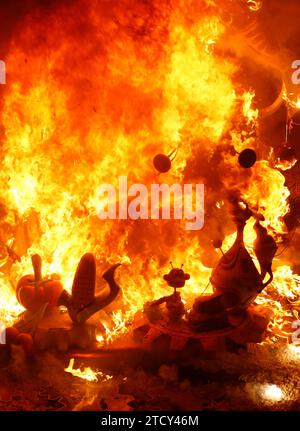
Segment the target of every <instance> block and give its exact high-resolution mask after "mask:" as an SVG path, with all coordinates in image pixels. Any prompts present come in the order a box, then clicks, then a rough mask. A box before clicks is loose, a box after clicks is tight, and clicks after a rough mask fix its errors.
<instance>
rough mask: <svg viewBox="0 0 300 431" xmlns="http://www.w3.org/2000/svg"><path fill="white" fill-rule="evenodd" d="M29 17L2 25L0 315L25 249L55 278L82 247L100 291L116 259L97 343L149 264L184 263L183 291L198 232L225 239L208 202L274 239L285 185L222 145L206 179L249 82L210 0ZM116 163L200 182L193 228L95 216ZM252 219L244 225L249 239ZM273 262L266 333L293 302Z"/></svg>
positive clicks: (192, 268)
mask: <svg viewBox="0 0 300 431" xmlns="http://www.w3.org/2000/svg"><path fill="white" fill-rule="evenodd" d="M247 3H248V6H249V7H250V8H251V11H252V13H255V11H256V10H258V9H260V6H261V2H253V1H252V2H247ZM35 14H36V15H32V16H31V17H27V18H26V20H25V22H24V23H23V25H22V29H21V30H20V31H19V32H18V33H17V34H15V36H13V38H12V41H11V45H10V50H9V54H8V56H7V59H6V62H7V64H8V65H9V70H8V79H7V85H6V87H5V95H4V103H3V109H2V112H1V118H2V123H3V126H4V131H5V133H4V135H3V138H2V152H1V179H2V181H1V185H2V187H1V210H0V211H1V212H0V215H1V225H0V241H1V255H2V256H1V257H2V261H1V265H2V266H1V280H0V282H1V308H0V316H1V319H2V320H4V321H5V322H6V323H7V324H11V323H12V322H13V320H14V319H15V318H16V316H17V314H18V313H20V311H21V310H22V307H21V306H19V305H18V304H17V301H16V299H15V294H14V289H15V286H16V282H17V280H18V279H19V277H20V276H21V275H22V274H24V273H28V272H29V273H30V272H31V262H30V255H32V254H33V253H39V254H40V255H41V256H42V258H43V262H44V267H45V268H44V271H45V273H48V274H51V273H57V274H59V275H60V276H61V278H62V281H63V283H64V285H65V287H66V288H67V289H69V288H70V287H71V283H72V279H73V276H74V272H75V269H76V265H77V263H78V261H79V259H80V257H81V256H82V255H83V253H85V252H89V251H93V252H94V253H95V255H96V258H97V264H98V273H99V289H100V288H101V284H100V275H101V273H102V272H103V271H104V270H105V269H106V268H107V266H108V265H109V264H110V263H114V262H122V263H123V265H122V267H121V269H120V284H121V286H122V291H123V293H122V298H121V299H120V300H119V301H118V303H117V305H116V309H115V310H114V312H113V313H112V314H111V319H112V321H113V322H115V323H112V324H110V325H109V324H108V323H106V326H105V328H106V335H105V339H106V340H107V339H111V338H113V336H118V334H120V333H123V332H124V326H125V325H124V322H126V320H127V319H128V318H130V317H131V316H132V315H133V314H134V313H135V312H136V311H137V310H139V309H141V308H142V307H143V304H144V303H145V302H146V301H147V300H150V299H153V298H156V297H158V296H159V295H160V294H165V293H166V288H165V286H164V283H163V281H162V280H161V275H162V273H163V272H162V271H163V270H164V268H165V267H166V265H168V262H169V260H173V261H176V262H178V263H184V265H185V268H187V269H188V271H189V273H190V274H191V280H190V282H189V283H188V284H187V287H186V288H185V289H183V297H184V300H185V301H186V302H187V303H188V304H191V303H192V301H193V299H194V298H195V296H196V295H199V294H200V293H201V292H203V291H204V290H205V288H206V286H207V284H208V281H209V277H210V273H211V268H212V267H213V265H214V264H215V263H216V261H217V259H218V256H219V254H218V251H217V250H215V249H214V248H213V247H212V245H211V241H212V240H214V239H220V240H221V241H223V245H222V247H223V249H225V250H226V249H227V248H228V247H229V246H230V244H231V243H232V241H233V228H232V226H231V225H230V223H229V222H228V226H227V218H228V216H227V213H226V210H225V207H224V201H222V193H225V191H226V190H230V189H232V188H237V189H239V190H240V191H241V196H242V198H243V199H245V200H246V201H247V202H248V203H249V205H250V206H251V208H253V209H256V210H257V212H260V213H261V214H263V216H264V218H265V221H264V225H265V226H266V227H268V229H269V231H270V233H271V234H272V235H273V236H274V237H275V238H276V239H277V240H278V241H279V242H280V241H282V240H283V239H284V237H285V236H286V235H287V230H286V227H285V224H284V222H283V216H284V215H285V214H287V212H288V211H289V207H288V203H287V198H288V196H289V191H288V189H287V188H286V187H285V185H284V182H285V179H284V177H283V175H282V174H281V172H280V171H279V170H278V169H276V168H275V167H274V165H273V164H272V163H271V154H264V155H263V157H262V158H261V160H260V161H258V162H257V163H256V165H255V166H254V167H253V169H252V173H251V174H248V172H246V171H245V170H243V169H242V168H240V167H239V166H238V165H237V158H236V154H232V153H230V152H227V153H226V157H224V158H223V161H220V163H219V164H218V165H217V169H218V171H219V172H218V175H219V178H221V182H220V181H219V182H216V183H214V179H213V178H212V176H214V175H215V174H214V172H215V171H213V169H216V166H215V164H216V161H214V160H215V158H214V157H213V155H214V154H215V152H216V151H218V150H217V149H218V148H219V147H220V146H221V145H225V143H226V142H228V140H230V142H231V143H232V144H233V145H234V149H235V150H236V152H238V153H239V152H241V151H242V150H243V149H244V148H248V147H249V146H250V147H254V148H255V147H256V146H257V145H258V144H257V139H258V138H257V136H256V135H255V130H256V128H257V127H258V122H259V112H258V110H257V109H256V108H254V107H253V98H254V97H255V95H254V93H253V91H252V89H251V88H243V84H242V83H241V82H240V81H239V79H238V76H237V71H238V68H239V59H238V58H237V57H234V56H232V55H229V54H227V53H226V50H223V48H222V47H223V45H222V40H223V39H224V38H226V34H227V33H226V32H227V31H228V30H227V29H226V25H225V23H224V22H223V19H222V17H221V15H220V14H219V7H218V8H217V6H216V5H215V2H213V1H207V2H201V1H194V0H189V1H186V0H175V1H172V2H170V1H168V0H163V1H161V0H159V1H158V0H157V1H152V2H140V1H134V0H121V1H116V2H107V1H88V0H81V1H80V2H75V3H74V5H73V6H72V7H71V10H70V8H67V7H65V6H61V7H60V8H59V14H58V13H57V11H55V12H51V11H50V12H49V15H48V16H47V23H46V21H45V17H44V16H43V15H42V14H41V15H39V14H40V12H39V10H37V11H36V12H35ZM58 17H59V18H58ZM174 149H176V157H175V159H174V161H173V163H172V170H171V171H170V172H171V173H168V174H164V175H162V176H158V175H157V173H156V172H155V171H154V169H153V167H152V158H153V156H154V155H155V154H157V153H164V154H169V153H170V152H171V151H172V150H174ZM220 151H221V150H220ZM203 154H204V156H203ZM269 158H270V160H269ZM207 166H209V167H211V168H212V171H211V172H210V169H207ZM121 175H127V176H128V180H129V181H131V182H132V183H143V184H145V185H150V184H151V183H153V182H160V181H161V182H165V183H166V182H169V183H174V182H177V183H178V182H179V183H183V182H184V181H185V180H190V179H193V180H197V181H198V182H199V181H200V182H204V184H205V186H206V195H205V196H206V198H205V199H206V223H207V225H206V226H207V228H205V229H204V233H203V232H201V233H199V234H198V233H193V232H189V233H188V232H186V231H185V230H184V228H183V225H182V223H181V222H179V221H159V220H157V221H149V220H145V221H142V220H140V221H129V220H120V221H103V220H99V219H98V218H97V208H98V207H99V205H101V202H99V198H98V196H97V188H98V186H99V185H100V184H102V183H111V184H113V185H115V186H117V181H118V178H119V176H121ZM253 222H254V221H253V219H252V220H250V221H249V223H248V227H247V232H246V242H247V246H249V248H250V249H251V246H252V244H253V240H254V234H253V231H252V229H251V226H252V225H253ZM219 226H222V228H220V227H219ZM219 237H220V238H219ZM208 250H209V251H208ZM208 255H209V258H208ZM277 264H278V269H277V270H276V271H275V275H274V281H273V283H272V287H271V288H269V289H268V291H267V292H266V293H264V294H263V296H262V297H260V299H259V301H261V302H263V303H265V304H269V305H270V306H271V307H272V308H273V310H274V311H275V314H276V315H275V317H274V319H273V323H272V325H271V328H270V329H271V337H273V339H275V338H276V339H277V338H278V339H279V338H280V337H281V338H282V334H283V333H284V334H283V335H286V333H288V330H287V329H286V332H285V331H284V326H287V325H286V321H285V318H286V317H291V316H292V315H293V314H292V313H293V311H292V308H291V307H290V308H289V310H288V311H287V309H286V306H285V302H284V301H283V299H282V298H283V296H285V297H289V298H291V299H292V300H296V299H297V298H298V295H299V293H300V291H299V285H298V277H296V276H295V275H294V274H293V273H292V270H291V269H290V268H289V266H283V265H280V258H279V259H278V262H277ZM209 289H210V288H209ZM206 293H208V291H206ZM108 313H109V312H108ZM110 332H111V333H112V334H113V336H109V333H110ZM286 336H287V335H286ZM274 337H275V338H274ZM103 339H104V338H103V337H102V336H99V341H100V342H102V341H103ZM71 368H72V367H71Z"/></svg>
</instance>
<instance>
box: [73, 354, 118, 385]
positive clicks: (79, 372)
mask: <svg viewBox="0 0 300 431" xmlns="http://www.w3.org/2000/svg"><path fill="white" fill-rule="evenodd" d="M74 362H75V359H74V358H71V359H70V362H69V365H68V367H67V368H65V372H66V373H69V374H72V376H74V377H78V378H80V379H82V380H87V381H88V382H99V381H101V382H105V381H107V380H110V379H112V376H110V375H108V374H104V373H102V372H101V371H94V370H92V368H90V367H84V368H83V369H80V368H74Z"/></svg>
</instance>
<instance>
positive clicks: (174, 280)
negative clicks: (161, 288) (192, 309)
mask: <svg viewBox="0 0 300 431" xmlns="http://www.w3.org/2000/svg"><path fill="white" fill-rule="evenodd" d="M170 263H171V266H172V269H171V271H170V272H169V273H168V274H165V275H164V280H166V282H167V283H168V286H170V287H173V289H174V292H173V293H172V295H168V296H163V297H162V298H160V299H157V300H156V301H152V302H150V303H147V304H145V307H144V312H145V313H146V314H147V315H148V317H149V319H150V320H156V319H159V318H161V317H162V312H161V310H160V308H159V306H160V305H162V304H165V306H166V310H167V317H168V320H169V322H171V323H176V322H180V320H181V319H182V317H183V316H184V315H185V308H184V304H183V302H182V300H181V296H180V292H178V291H177V289H179V288H182V287H184V285H185V282H186V280H189V278H190V275H189V274H186V273H185V272H184V271H183V269H182V266H183V265H181V268H173V265H172V262H170Z"/></svg>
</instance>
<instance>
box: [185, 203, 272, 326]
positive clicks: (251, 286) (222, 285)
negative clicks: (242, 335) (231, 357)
mask: <svg viewBox="0 0 300 431" xmlns="http://www.w3.org/2000/svg"><path fill="white" fill-rule="evenodd" d="M230 203H231V214H232V217H233V221H234V223H235V225H236V228H237V234H236V239H235V242H234V244H233V245H232V247H231V248H230V249H229V250H228V251H227V252H226V253H225V254H223V256H222V258H221V259H220V261H219V263H218V265H217V266H216V268H215V269H214V270H213V271H212V274H211V277H210V282H211V284H212V286H213V290H214V294H213V295H211V296H209V297H207V296H203V297H200V298H198V299H196V301H195V302H194V305H193V309H192V311H191V312H190V314H189V322H190V325H191V327H192V328H193V329H194V330H195V331H206V330H215V329H220V328H224V327H226V326H232V327H236V326H238V325H239V324H240V323H241V322H242V321H243V319H244V317H245V312H246V311H247V309H248V308H249V306H250V305H251V304H253V303H254V301H255V299H256V297H257V295H258V294H259V293H261V291H262V290H263V289H264V288H265V287H266V286H267V285H268V284H269V283H270V282H271V281H272V279H273V273H272V268H271V266H272V260H273V258H274V256H275V253H276V250H277V245H276V242H275V240H274V239H273V238H272V236H271V235H268V233H267V229H266V228H264V227H263V226H262V225H261V224H260V221H262V217H261V216H260V215H257V214H255V213H253V212H252V211H251V210H250V209H249V207H248V205H247V204H246V203H245V202H243V201H241V200H238V199H232V200H231V202H230ZM251 216H254V217H255V218H256V222H255V225H254V230H255V231H256V241H255V243H254V252H255V254H256V256H257V259H258V262H259V264H260V268H261V273H259V271H258V270H257V268H256V266H255V265H254V263H253V260H252V258H251V256H250V254H249V253H248V251H247V249H246V247H245V244H244V228H245V225H246V222H247V220H248V219H249V218H250V217H251ZM267 273H268V274H269V278H268V279H267V281H264V279H265V276H266V274H267Z"/></svg>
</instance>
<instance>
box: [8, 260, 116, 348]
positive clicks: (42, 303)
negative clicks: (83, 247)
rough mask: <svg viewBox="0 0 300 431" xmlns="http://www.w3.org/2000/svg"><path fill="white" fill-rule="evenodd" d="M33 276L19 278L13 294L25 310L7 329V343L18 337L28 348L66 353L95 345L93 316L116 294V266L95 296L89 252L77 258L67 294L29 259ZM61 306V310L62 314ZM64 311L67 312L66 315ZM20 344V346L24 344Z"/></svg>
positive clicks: (40, 265)
mask: <svg viewBox="0 0 300 431" xmlns="http://www.w3.org/2000/svg"><path fill="white" fill-rule="evenodd" d="M32 265H33V272H34V274H33V275H26V276H23V277H22V278H21V279H20V281H19V282H18V285H17V289H16V295H17V299H18V301H19V302H20V303H21V304H22V305H23V306H24V307H25V311H24V313H22V314H21V315H20V317H19V320H18V321H17V322H16V324H15V325H14V327H13V328H9V331H8V333H9V334H11V337H9V338H10V341H11V344H14V343H15V342H18V337H19V334H26V337H25V336H23V338H24V340H25V341H26V342H27V345H28V346H29V337H31V345H32V346H34V347H36V348H37V349H41V350H44V349H55V350H59V351H67V350H68V349H69V348H79V349H85V348H88V347H91V346H92V345H93V343H96V333H97V330H98V329H99V328H98V324H99V322H98V321H97V318H94V316H95V315H96V313H97V312H98V311H100V310H102V309H103V308H105V307H106V306H107V305H109V304H110V303H111V302H112V301H113V300H114V299H115V298H116V297H117V295H118V293H119V292H120V287H119V286H118V284H117V283H116V282H115V279H114V274H115V271H116V269H117V268H118V267H119V266H120V264H116V265H113V266H112V267H110V268H109V269H108V270H107V271H106V272H105V273H104V274H103V276H102V277H103V278H104V280H105V281H106V282H107V283H108V285H109V291H107V289H105V290H103V291H101V292H100V293H99V294H97V295H96V294H95V288H96V261H95V257H94V255H93V254H92V253H86V254H85V255H83V256H82V258H81V259H80V262H79V264H78V266H77V270H76V273H75V276H74V280H73V285H72V292H71V294H70V293H68V292H67V291H66V290H64V288H63V285H62V283H61V281H60V280H59V278H58V277H57V276H55V275H53V276H51V277H50V278H44V277H43V276H42V259H41V257H40V256H39V255H33V256H32ZM62 307H64V308H65V311H64V312H63V309H62ZM66 311H67V312H66ZM25 341H24V344H25Z"/></svg>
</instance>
